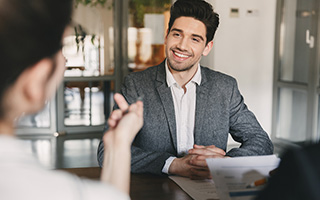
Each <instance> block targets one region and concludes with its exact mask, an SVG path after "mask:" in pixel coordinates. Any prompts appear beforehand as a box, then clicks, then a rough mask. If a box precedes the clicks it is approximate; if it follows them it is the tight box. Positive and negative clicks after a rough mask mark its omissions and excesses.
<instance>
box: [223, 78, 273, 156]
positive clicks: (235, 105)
mask: <svg viewBox="0 0 320 200" xmlns="http://www.w3.org/2000/svg"><path fill="white" fill-rule="evenodd" d="M229 113H230V122H229V123H230V124H229V127H230V129H229V133H230V134H231V136H232V138H233V139H234V140H235V141H237V142H239V143H241V146H240V148H234V149H231V150H230V151H229V152H228V153H227V156H231V157H234V156H251V155H268V154H273V144H272V142H271V140H270V138H269V136H268V134H267V133H266V132H265V131H264V130H263V129H262V127H261V126H260V124H259V122H258V120H257V119H256V117H255V116H254V114H253V113H252V112H251V111H250V110H249V109H248V108H247V106H246V105H245V103H244V99H243V97H242V96H241V94H240V92H239V89H238V86H237V83H236V81H235V80H234V81H233V92H232V95H231V99H230V110H229Z"/></svg>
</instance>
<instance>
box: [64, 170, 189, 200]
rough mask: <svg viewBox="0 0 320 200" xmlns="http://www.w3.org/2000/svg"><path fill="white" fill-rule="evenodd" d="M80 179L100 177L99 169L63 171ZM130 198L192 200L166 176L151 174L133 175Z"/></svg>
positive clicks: (143, 199)
mask: <svg viewBox="0 0 320 200" xmlns="http://www.w3.org/2000/svg"><path fill="white" fill-rule="evenodd" d="M62 170H64V171H68V172H70V173H73V174H76V175H78V176H80V177H85V178H90V179H96V180H98V179H99V177H100V173H101V169H100V168H99V167H88V168H67V169H62ZM130 197H131V199H132V200H145V199H148V200H150V199H152V200H192V198H191V197H190V196H189V195H188V194H187V193H185V192H184V191H183V190H182V189H181V188H180V187H179V186H178V185H177V184H175V183H174V182H173V181H172V180H170V179H169V178H168V177H166V176H156V175H151V174H131V181H130Z"/></svg>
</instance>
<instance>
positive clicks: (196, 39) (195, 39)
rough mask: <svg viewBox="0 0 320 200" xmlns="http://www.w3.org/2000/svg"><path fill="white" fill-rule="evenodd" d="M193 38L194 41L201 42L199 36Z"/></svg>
mask: <svg viewBox="0 0 320 200" xmlns="http://www.w3.org/2000/svg"><path fill="white" fill-rule="evenodd" d="M192 40H193V41H194V42H200V40H199V39H198V38H192Z"/></svg>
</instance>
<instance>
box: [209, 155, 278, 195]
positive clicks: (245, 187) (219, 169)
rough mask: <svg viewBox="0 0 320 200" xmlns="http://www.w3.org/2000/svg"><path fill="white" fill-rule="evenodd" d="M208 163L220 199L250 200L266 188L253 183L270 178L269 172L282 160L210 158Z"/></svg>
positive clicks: (272, 157)
mask: <svg viewBox="0 0 320 200" xmlns="http://www.w3.org/2000/svg"><path fill="white" fill-rule="evenodd" d="M206 161H207V164H208V166H209V169H210V172H211V175H212V178H213V180H214V183H215V186H216V189H217V193H218V196H219V197H220V199H222V200H248V199H253V198H254V197H255V196H256V195H257V193H258V192H259V190H261V189H262V188H263V186H264V185H260V186H255V184H253V183H254V182H255V181H257V180H261V179H264V178H266V177H268V176H269V172H270V171H271V170H273V169H275V168H277V167H278V165H279V162H280V159H279V158H277V157H276V156H275V155H271V156H250V157H236V158H210V159H207V160H206Z"/></svg>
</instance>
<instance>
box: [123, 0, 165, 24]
mask: <svg viewBox="0 0 320 200" xmlns="http://www.w3.org/2000/svg"><path fill="white" fill-rule="evenodd" d="M170 6H171V0H130V1H129V7H130V14H132V16H133V23H134V24H133V26H135V27H138V28H141V27H144V14H145V13H163V12H164V11H166V10H169V9H170Z"/></svg>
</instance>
